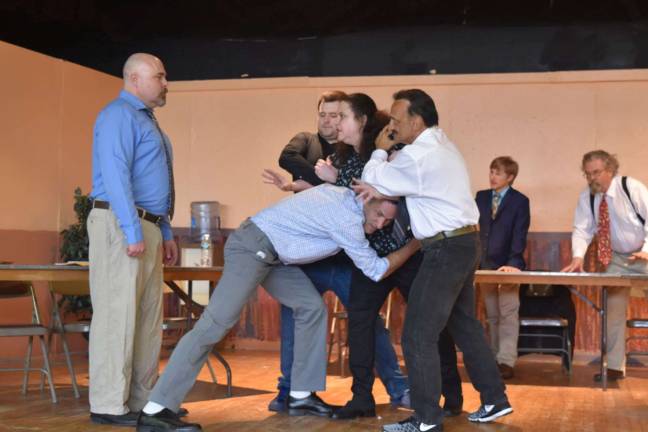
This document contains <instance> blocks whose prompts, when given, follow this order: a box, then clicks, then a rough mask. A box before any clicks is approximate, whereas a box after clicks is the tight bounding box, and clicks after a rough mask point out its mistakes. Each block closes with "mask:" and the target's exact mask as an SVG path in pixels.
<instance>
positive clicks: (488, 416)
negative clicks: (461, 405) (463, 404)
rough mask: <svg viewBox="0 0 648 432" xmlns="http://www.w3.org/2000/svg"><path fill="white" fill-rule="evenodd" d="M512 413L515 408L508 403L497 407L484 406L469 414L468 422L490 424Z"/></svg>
mask: <svg viewBox="0 0 648 432" xmlns="http://www.w3.org/2000/svg"><path fill="white" fill-rule="evenodd" d="M512 412H513V408H512V407H511V404H510V403H508V402H502V403H500V404H497V405H482V406H480V407H479V409H478V410H477V411H475V412H474V413H471V414H468V420H470V421H471V422H478V423H488V422H491V421H493V420H495V419H496V418H499V417H503V416H505V415H507V414H511V413H512Z"/></svg>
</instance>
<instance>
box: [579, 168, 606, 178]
mask: <svg viewBox="0 0 648 432" xmlns="http://www.w3.org/2000/svg"><path fill="white" fill-rule="evenodd" d="M604 172H605V170H602V169H597V170H594V171H589V172H588V171H583V177H585V178H586V179H588V180H590V179H593V178H597V177H598V176H600V175H601V174H603V173H604Z"/></svg>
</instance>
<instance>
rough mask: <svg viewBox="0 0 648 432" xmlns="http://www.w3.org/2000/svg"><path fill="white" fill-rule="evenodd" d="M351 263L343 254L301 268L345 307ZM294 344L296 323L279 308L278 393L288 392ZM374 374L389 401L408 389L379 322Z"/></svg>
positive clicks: (290, 312) (347, 302)
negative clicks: (279, 371)
mask: <svg viewBox="0 0 648 432" xmlns="http://www.w3.org/2000/svg"><path fill="white" fill-rule="evenodd" d="M352 266H353V264H352V263H351V262H350V260H349V259H348V258H347V257H346V255H344V254H338V255H335V256H333V257H330V258H327V259H324V260H322V261H318V262H315V263H312V264H306V265H303V266H301V267H300V268H301V269H302V270H303V272H304V273H306V276H308V278H309V279H310V280H311V281H312V282H313V285H315V288H317V290H318V291H319V292H320V293H321V294H324V293H325V292H326V291H328V290H331V291H333V292H334V293H335V294H336V295H337V296H338V298H339V299H340V301H341V302H342V304H343V305H344V306H345V307H347V306H348V304H349V296H350V292H351V274H352ZM294 343H295V322H294V320H293V316H292V310H291V309H290V308H287V307H285V306H283V305H282V306H281V374H282V376H281V377H279V384H278V386H277V388H278V389H279V393H284V394H285V393H287V392H288V391H290V373H291V370H292V365H293V347H294ZM375 351H376V354H375V355H376V365H375V366H376V372H377V373H378V377H379V378H380V380H381V381H382V383H383V385H384V386H385V389H386V390H387V393H388V394H389V396H390V397H391V399H398V398H400V397H401V396H403V394H404V393H405V391H407V390H408V389H409V384H408V382H407V377H405V376H404V375H403V372H401V370H400V366H399V365H398V358H397V357H396V352H395V351H394V346H393V345H392V343H391V339H390V337H389V330H387V329H386V328H385V325H384V322H383V321H382V319H379V320H378V323H377V325H376V348H375Z"/></svg>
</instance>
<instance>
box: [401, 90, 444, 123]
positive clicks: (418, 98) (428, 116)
mask: <svg viewBox="0 0 648 432" xmlns="http://www.w3.org/2000/svg"><path fill="white" fill-rule="evenodd" d="M399 99H403V100H406V101H409V103H410V105H409V108H408V109H407V113H408V114H409V115H411V116H413V115H419V116H421V118H423V123H425V126H427V127H432V126H436V125H438V124H439V113H437V110H436V105H434V101H433V100H432V98H431V97H430V95H428V94H427V93H425V92H424V91H423V90H420V89H408V90H400V91H397V92H396V93H394V100H395V101H396V100H399Z"/></svg>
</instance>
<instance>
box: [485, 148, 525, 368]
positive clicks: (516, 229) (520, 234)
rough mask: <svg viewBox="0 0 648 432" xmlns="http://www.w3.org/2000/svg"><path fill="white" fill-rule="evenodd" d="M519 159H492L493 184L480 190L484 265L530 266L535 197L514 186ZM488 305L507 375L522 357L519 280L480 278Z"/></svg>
mask: <svg viewBox="0 0 648 432" xmlns="http://www.w3.org/2000/svg"><path fill="white" fill-rule="evenodd" d="M518 169H519V167H518V164H517V162H515V161H514V160H513V159H512V158H510V157H509V156H500V157H498V158H495V159H493V161H492V162H491V164H490V175H489V180H490V186H491V188H490V189H486V190H482V191H479V192H477V196H476V197H475V201H476V202H477V207H478V208H479V234H480V237H481V247H482V251H481V263H480V268H481V269H483V270H498V271H504V272H516V271H521V270H523V269H524V268H525V263H524V257H523V254H524V249H525V248H526V242H527V233H528V231H529V222H530V211H529V199H528V198H527V197H526V196H525V195H524V194H522V193H520V192H518V191H517V190H515V189H513V187H512V185H513V181H514V180H515V178H516V177H517V174H518ZM480 288H481V290H482V293H483V295H484V303H485V305H486V318H487V321H488V328H489V333H490V340H491V348H492V349H493V353H494V354H495V358H496V360H497V364H498V366H499V369H500V373H501V375H502V378H504V379H509V378H513V375H514V372H513V367H514V366H515V361H516V360H517V343H518V332H519V325H520V323H519V316H518V311H519V309H520V298H519V293H518V291H519V288H520V286H519V285H517V284H515V285H514V284H480Z"/></svg>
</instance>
